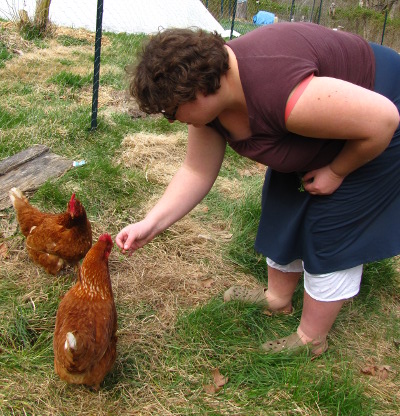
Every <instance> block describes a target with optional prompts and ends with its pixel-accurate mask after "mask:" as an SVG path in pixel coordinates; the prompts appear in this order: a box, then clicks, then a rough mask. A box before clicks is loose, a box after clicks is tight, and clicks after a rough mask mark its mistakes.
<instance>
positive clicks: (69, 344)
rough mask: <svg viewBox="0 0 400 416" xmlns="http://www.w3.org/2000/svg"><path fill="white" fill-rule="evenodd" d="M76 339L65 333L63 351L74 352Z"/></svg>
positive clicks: (70, 333) (72, 335)
mask: <svg viewBox="0 0 400 416" xmlns="http://www.w3.org/2000/svg"><path fill="white" fill-rule="evenodd" d="M76 345H77V344H76V338H75V336H74V334H73V333H72V332H67V335H66V336H65V344H64V349H66V350H67V349H68V350H76Z"/></svg>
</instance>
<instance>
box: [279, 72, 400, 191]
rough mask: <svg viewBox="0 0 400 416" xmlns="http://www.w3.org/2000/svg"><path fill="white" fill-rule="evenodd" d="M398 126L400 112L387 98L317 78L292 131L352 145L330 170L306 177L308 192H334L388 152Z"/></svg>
mask: <svg viewBox="0 0 400 416" xmlns="http://www.w3.org/2000/svg"><path fill="white" fill-rule="evenodd" d="M398 125H399V113H398V110H397V108H396V106H395V105H394V104H393V103H392V102H391V101H390V100H389V99H387V98H386V97H384V96H383V95H380V94H378V93H375V92H373V91H370V90H368V89H365V88H362V87H359V86H357V85H354V84H351V83H349V82H346V81H342V80H338V79H335V78H328V77H314V78H313V79H312V80H311V81H310V83H309V84H308V86H307V88H306V89H305V91H304V92H303V94H302V95H301V96H300V98H299V100H298V101H297V103H296V104H295V106H294V108H293V110H292V112H291V114H290V116H289V117H288V120H287V123H286V126H287V128H288V130H289V131H291V132H293V133H297V134H300V135H302V136H306V137H313V138H316V139H327V138H330V139H346V140H347V142H346V144H345V146H344V147H343V149H342V151H341V152H340V153H339V154H338V155H337V157H336V158H335V159H334V160H333V161H332V162H331V163H330V165H329V166H328V167H326V168H322V169H321V170H319V169H317V170H315V171H312V172H308V174H307V175H305V176H304V180H305V182H306V183H305V189H306V190H308V191H309V192H311V193H315V194H326V193H332V192H334V190H335V189H337V187H338V186H340V184H341V182H342V181H343V179H344V178H345V177H346V176H347V175H348V174H349V173H351V172H353V171H354V170H356V169H357V168H359V167H360V166H362V165H364V164H365V163H367V162H369V161H370V160H372V159H374V158H375V157H377V156H378V155H379V154H381V153H382V152H383V151H384V150H385V149H386V147H387V146H388V144H389V143H390V141H391V139H392V137H393V134H394V132H395V130H396V128H397V127H398ZM336 185H337V186H336ZM333 188H334V189H333Z"/></svg>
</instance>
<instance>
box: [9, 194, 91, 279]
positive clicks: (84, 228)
mask: <svg viewBox="0 0 400 416" xmlns="http://www.w3.org/2000/svg"><path fill="white" fill-rule="evenodd" d="M9 195H10V199H11V202H12V204H13V206H14V209H15V212H16V214H17V220H18V223H19V226H20V228H21V232H22V234H23V235H24V236H25V237H26V247H27V250H28V254H29V257H30V258H31V259H32V261H33V262H35V263H36V264H38V265H40V266H42V267H43V268H44V269H45V270H46V271H47V273H50V274H53V275H57V274H58V273H59V271H60V270H61V269H63V268H64V267H65V266H66V265H67V264H68V265H70V266H74V265H76V264H77V263H78V262H79V261H80V260H81V259H83V257H85V254H86V253H87V252H88V251H89V249H90V247H91V246H92V228H91V225H90V221H89V220H88V218H87V215H86V211H85V208H84V207H83V205H82V203H81V202H80V201H79V200H78V199H76V197H75V194H72V196H71V199H70V201H69V202H68V205H67V210H66V212H63V213H60V214H54V213H48V212H42V211H39V210H38V209H37V208H35V207H33V206H32V205H31V204H30V203H29V202H28V199H27V198H26V197H25V195H24V194H23V193H22V191H21V190H20V189H18V188H12V189H11V190H10V192H9Z"/></svg>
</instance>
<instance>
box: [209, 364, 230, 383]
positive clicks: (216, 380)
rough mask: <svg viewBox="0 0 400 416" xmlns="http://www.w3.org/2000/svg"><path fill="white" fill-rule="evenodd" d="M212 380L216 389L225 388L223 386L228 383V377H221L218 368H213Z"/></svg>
mask: <svg viewBox="0 0 400 416" xmlns="http://www.w3.org/2000/svg"><path fill="white" fill-rule="evenodd" d="M213 378H214V383H215V384H216V386H217V387H222V386H225V384H226V383H227V382H228V380H229V379H228V377H225V376H223V375H222V374H221V373H220V372H219V370H218V368H215V369H214V370H213Z"/></svg>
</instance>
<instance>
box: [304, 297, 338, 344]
mask: <svg viewBox="0 0 400 416" xmlns="http://www.w3.org/2000/svg"><path fill="white" fill-rule="evenodd" d="M344 302H345V300H344V299H342V300H336V301H331V302H321V301H319V300H315V299H313V298H312V297H311V296H310V295H309V294H308V293H307V292H304V303H303V312H302V314H301V320H300V325H299V327H298V328H297V333H298V335H299V336H300V338H301V340H302V341H303V343H304V344H307V343H309V342H311V341H313V340H317V341H321V340H324V339H325V338H326V336H327V335H328V332H329V331H330V329H331V328H332V325H333V323H334V322H335V320H336V317H337V316H338V314H339V312H340V309H341V308H342V306H343V303H344Z"/></svg>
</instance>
